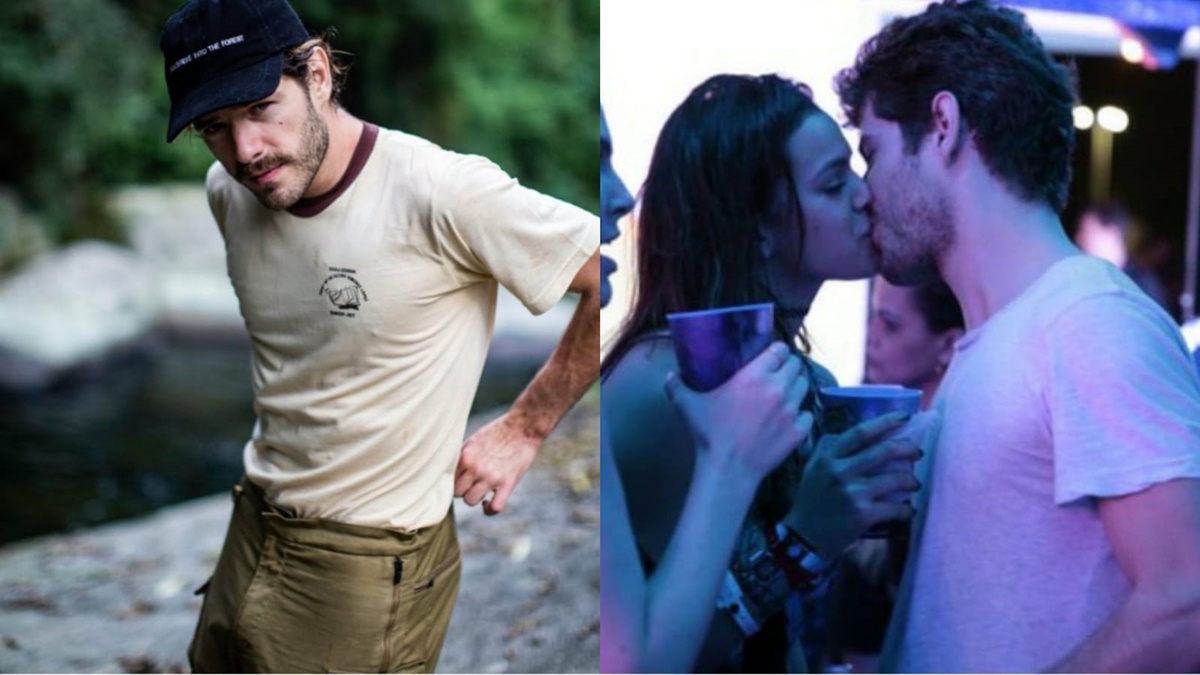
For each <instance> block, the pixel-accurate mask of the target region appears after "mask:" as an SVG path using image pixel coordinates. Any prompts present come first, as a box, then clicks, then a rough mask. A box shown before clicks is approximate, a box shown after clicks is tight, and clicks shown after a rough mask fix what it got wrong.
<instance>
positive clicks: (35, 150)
mask: <svg viewBox="0 0 1200 675" xmlns="http://www.w3.org/2000/svg"><path fill="white" fill-rule="evenodd" d="M179 5H180V2H179V1H178V0H130V1H127V2H114V1H112V0H6V1H5V2H3V3H0V100H2V101H4V105H3V106H0V273H3V272H5V271H10V270H11V269H13V268H14V267H16V266H18V265H19V264H20V263H21V262H23V261H25V260H28V259H29V258H31V257H33V256H34V255H36V254H37V253H40V252H42V251H44V250H46V249H47V248H50V247H53V246H56V245H59V244H62V243H66V242H69V241H73V240H78V239H84V238H99V239H106V240H111V241H120V239H121V235H120V231H121V229H120V228H119V227H118V226H117V225H116V223H115V222H114V220H113V216H112V214H111V213H110V212H109V210H108V207H107V199H106V196H107V194H108V192H109V190H110V189H111V188H113V187H115V186H119V185H128V184H145V183H156V182H168V181H202V180H203V177H204V172H205V170H206V168H207V167H208V165H209V164H210V163H211V161H212V158H211V155H210V154H209V153H208V150H207V149H206V148H205V147H204V144H203V143H202V142H201V141H200V140H199V139H198V138H196V137H194V136H193V135H191V134H184V135H181V136H180V138H179V139H178V140H176V142H175V143H174V144H171V145H168V144H167V143H166V142H165V140H164V139H165V136H166V119H167V110H168V101H167V91H166V84H165V82H164V80H163V64H162V56H161V53H160V52H159V51H158V33H159V30H160V29H161V27H162V24H163V22H164V21H165V20H166V18H167V17H168V16H169V15H170V14H171V12H173V11H174V10H175V8H176V7H178V6H179ZM292 5H293V6H294V7H295V8H296V11H297V13H298V14H299V15H300V17H301V19H303V20H304V23H305V25H306V26H308V28H309V29H310V30H313V31H320V30H324V29H326V28H330V27H332V28H335V29H336V31H337V37H336V39H335V40H334V47H335V48H336V49H339V50H344V51H347V52H350V54H352V55H353V56H352V60H351V63H352V67H351V69H350V75H349V79H348V81H347V86H346V90H345V92H344V94H343V105H345V107H346V108H347V109H348V110H349V111H350V112H351V113H353V114H355V115H357V116H359V117H361V118H363V119H366V120H368V121H371V122H374V123H376V124H380V125H382V126H385V127H391V128H396V129H401V130H404V131H407V132H410V133H414V134H417V135H419V136H424V137H426V138H428V139H430V140H432V141H434V142H436V143H438V144H440V145H442V146H444V147H446V148H449V149H452V150H456V151H459V152H470V153H478V154H481V155H484V156H486V157H489V158H491V159H492V160H494V161H496V162H497V163H498V164H500V166H502V167H504V168H505V169H506V170H507V171H509V173H511V174H513V175H514V176H516V177H517V178H518V179H520V180H521V182H522V183H524V184H526V185H528V186H530V187H533V188H534V189H537V190H541V191H543V192H546V193H548V194H551V195H554V196H556V197H559V198H561V199H565V200H567V201H570V202H572V203H575V204H578V205H579V206H582V207H584V208H587V209H589V210H591V211H592V212H596V210H597V207H598V204H597V201H598V197H597V189H596V166H597V163H598V161H599V157H598V154H597V152H598V150H597V145H596V143H595V136H596V133H597V131H596V130H597V129H598V128H599V107H600V102H599V77H600V63H599V60H600V51H599V35H600V3H599V0H503V1H500V0H402V1H394V0H373V1H371V0H360V1H357V2H335V1H334V0H293V1H292Z"/></svg>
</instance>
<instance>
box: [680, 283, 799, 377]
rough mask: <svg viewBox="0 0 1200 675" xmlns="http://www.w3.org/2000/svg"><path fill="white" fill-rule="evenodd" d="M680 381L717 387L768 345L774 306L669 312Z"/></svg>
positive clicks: (744, 306) (770, 337)
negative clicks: (681, 379)
mask: <svg viewBox="0 0 1200 675" xmlns="http://www.w3.org/2000/svg"><path fill="white" fill-rule="evenodd" d="M667 323H668V324H670V326H671V341H672V342H673V343H674V344H675V359H676V360H677V361H678V362H679V376H680V377H681V378H683V383H684V384H686V385H687V386H688V387H690V388H692V389H695V390H696V391H709V390H711V389H716V388H717V387H719V386H721V385H722V384H724V383H725V381H726V380H728V379H729V378H730V377H733V374H734V373H736V372H737V371H738V369H740V368H741V367H742V366H744V365H746V364H747V363H749V362H750V361H752V360H753V359H754V357H756V356H758V355H759V354H760V353H761V352H762V351H763V350H764V349H766V348H767V347H769V346H770V345H771V340H772V332H773V329H774V325H775V305H774V304H772V303H763V304H759V305H739V306H737V307H719V308H717V309H706V310H702V311H698V312H680V313H677V314H668V315H667Z"/></svg>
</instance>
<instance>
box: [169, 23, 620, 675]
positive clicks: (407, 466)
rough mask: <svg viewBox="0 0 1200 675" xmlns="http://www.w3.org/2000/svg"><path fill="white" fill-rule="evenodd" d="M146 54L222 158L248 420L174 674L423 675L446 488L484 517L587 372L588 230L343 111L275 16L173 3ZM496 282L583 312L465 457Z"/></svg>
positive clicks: (330, 84)
mask: <svg viewBox="0 0 1200 675" xmlns="http://www.w3.org/2000/svg"><path fill="white" fill-rule="evenodd" d="M160 46H161V49H162V51H163V56H164V59H165V64H164V65H165V71H166V80H167V88H168V91H169V94H170V99H171V111H170V119H169V124H168V132H167V140H168V142H169V141H171V140H173V139H174V138H175V137H176V136H178V135H179V134H180V133H181V132H183V131H184V130H185V129H186V128H189V127H190V128H191V129H193V130H194V131H195V133H196V134H197V135H198V136H199V137H200V138H201V139H202V140H203V141H204V143H205V145H206V146H207V147H208V149H209V150H210V151H211V152H212V154H213V155H214V156H215V158H216V160H217V161H216V162H215V163H213V165H212V167H211V169H210V170H209V172H208V178H207V189H208V198H209V204H210V207H211V209H212V212H213V216H214V217H215V219H216V221H217V225H218V227H219V229H220V231H221V234H222V236H223V237H224V239H225V246H226V251H227V261H228V267H229V276H230V278H231V280H232V282H233V286H234V289H235V291H236V293H237V297H238V301H239V306H240V309H241V312H242V316H243V318H244V319H245V322H246V327H247V330H248V331H249V333H250V335H251V337H252V339H253V345H254V351H253V365H254V389H255V410H256V412H257V414H258V424H257V425H256V427H255V429H254V432H253V437H252V438H251V440H250V442H249V443H248V444H247V445H246V448H245V451H244V458H245V465H246V477H245V479H244V480H243V482H242V484H241V485H239V486H238V487H237V488H235V492H234V494H235V507H234V513H233V517H232V520H231V522H230V527H229V530H228V534H227V535H226V540H225V544H224V547H223V548H222V551H221V555H220V558H219V559H218V562H217V567H216V570H215V572H214V574H213V576H212V579H211V580H210V582H209V583H208V584H206V585H205V590H206V591H207V593H206V594H205V599H204V604H203V607H202V609H201V615H200V619H199V622H198V625H197V628H196V633H195V636H194V639H193V641H192V645H191V648H190V649H189V652H188V656H189V660H190V661H191V665H192V668H193V670H194V671H195V672H212V671H220V672H251V671H285V672H318V671H325V672H328V671H344V672H400V671H405V672H432V671H433V670H434V668H435V667H436V665H437V661H438V656H439V654H440V651H441V646H442V643H443V640H444V637H445V632H446V627H447V625H448V623H449V620H450V614H451V610H452V608H453V606H454V602H455V598H456V595H457V592H458V580H459V576H460V570H461V562H460V553H459V546H458V540H457V535H456V532H455V524H454V515H453V510H452V508H451V503H452V499H453V497H454V496H455V495H458V496H462V497H463V499H464V501H465V502H466V503H467V504H468V505H470V506H475V505H477V504H480V503H481V502H482V503H483V505H484V510H485V512H487V513H488V514H496V513H499V512H501V511H502V510H503V509H504V507H505V503H506V501H507V500H508V497H509V495H510V494H511V492H512V490H513V488H514V487H515V486H516V483H517V482H518V481H519V480H520V479H521V478H522V476H524V474H525V472H526V470H527V469H528V468H529V466H530V464H531V463H532V462H533V459H534V457H535V455H536V453H537V451H538V449H539V447H540V446H541V443H542V441H543V440H544V439H545V438H546V437H547V436H548V435H549V434H550V432H551V431H552V430H553V429H554V427H555V425H556V424H557V423H558V421H559V420H560V419H561V418H562V417H563V415H564V414H565V413H566V412H567V410H568V409H569V408H570V407H571V406H572V405H574V403H575V402H576V401H577V400H578V399H579V398H580V396H581V395H582V394H583V393H584V391H586V389H587V388H588V387H589V386H590V385H591V384H592V383H593V382H594V381H595V379H596V378H597V376H598V364H599V344H598V332H599V307H600V281H599V277H600V274H599V272H600V265H599V251H598V230H599V228H598V227H597V224H596V218H595V216H592V215H591V214H589V213H587V212H585V211H583V210H581V209H579V208H576V207H574V206H571V205H569V204H566V203H563V202H561V201H559V200H556V199H554V198H551V197H548V196H546V195H542V194H539V193H537V192H534V191H532V190H529V189H526V188H523V187H521V186H520V185H519V184H518V183H517V181H516V180H514V179H513V178H511V177H510V176H509V175H508V174H506V173H505V172H504V171H503V170H501V169H500V168H499V167H497V166H496V165H495V164H493V163H492V162H490V161H488V160H486V159H484V158H482V157H477V156H467V155H459V154H456V153H453V152H449V151H446V150H443V149H441V148H439V147H437V146H436V145H434V144H433V143H430V142H428V141H425V140H423V139H420V138H417V137H414V136H411V135H408V134H405V133H402V132H399V131H393V130H390V129H382V128H380V127H378V126H375V125H373V124H370V123H368V122H364V121H363V120H360V119H357V118H356V117H354V116H353V115H352V114H351V113H350V112H349V111H347V110H346V109H345V108H343V107H342V106H341V105H340V104H339V103H338V93H339V91H340V88H341V83H342V80H343V77H344V68H343V66H342V65H341V64H340V63H339V61H338V59H337V53H335V52H333V51H332V50H331V49H330V46H329V44H328V42H327V41H326V40H325V39H324V37H312V36H310V34H309V33H308V31H307V30H306V29H305V27H304V25H303V24H302V23H301V21H300V19H299V17H298V16H297V15H296V13H295V12H294V11H293V9H292V8H291V6H289V5H288V4H287V2H286V1H285V0H255V1H254V2H250V1H249V0H193V1H192V2H189V3H188V4H186V5H184V6H183V7H181V8H180V9H179V10H177V11H176V13H175V14H173V15H172V16H171V17H170V18H169V19H168V20H167V22H166V25H165V27H164V28H163V31H162V35H161V39H160ZM498 284H503V285H504V286H505V287H506V288H507V289H508V290H510V291H511V292H512V293H513V294H514V295H515V296H516V297H517V298H519V299H520V300H521V301H522V302H523V303H524V304H525V306H526V307H527V308H528V309H529V310H530V311H532V312H534V313H541V312H543V311H545V310H547V309H549V308H550V307H551V306H553V305H554V304H555V303H556V302H557V301H558V300H559V299H560V298H561V297H562V296H563V295H564V293H566V292H567V291H572V292H576V293H579V294H580V296H581V298H580V301H579V303H578V306H577V309H576V312H575V316H574V318H573V319H572V321H571V323H570V325H569V327H568V328H567V331H566V333H565V335H564V336H563V338H562V340H561V342H560V343H559V345H558V347H557V349H556V350H555V352H554V353H553V355H551V357H550V359H549V361H548V362H547V364H546V365H545V367H544V368H543V369H542V370H541V371H540V372H539V373H538V375H537V376H536V377H535V378H534V379H533V381H532V382H530V384H529V385H528V386H527V387H526V389H525V390H524V392H523V393H522V394H521V395H520V396H519V397H518V398H517V400H516V401H515V402H514V403H513V404H512V406H511V408H510V409H509V410H508V411H507V412H506V413H505V414H503V415H501V416H500V417H499V418H498V419H496V420H495V421H493V422H491V423H489V424H488V425H486V426H484V427H483V428H482V429H480V430H479V431H477V432H476V433H475V434H473V435H472V436H471V437H470V438H468V439H467V440H466V441H465V442H463V440H462V437H463V434H464V430H465V426H466V421H467V416H468V413H469V410H470V406H471V401H472V399H473V397H474V395H475V391H476V389H477V387H478V384H479V377H480V373H481V371H482V368H483V362H484V357H485V356H486V353H487V347H488V342H489V338H490V335H491V330H492V321H493V315H494V312H495V307H496V293H497V287H498ZM489 494H491V495H492V497H491V499H490V500H489V499H487V497H488V495H489Z"/></svg>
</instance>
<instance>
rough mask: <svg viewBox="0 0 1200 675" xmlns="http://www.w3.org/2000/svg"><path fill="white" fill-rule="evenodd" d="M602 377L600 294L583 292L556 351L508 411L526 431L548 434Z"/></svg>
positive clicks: (536, 434) (540, 435)
mask: <svg viewBox="0 0 1200 675" xmlns="http://www.w3.org/2000/svg"><path fill="white" fill-rule="evenodd" d="M598 377H600V294H599V292H596V291H588V292H585V293H583V294H582V295H580V298H579V304H578V306H576V308H575V315H574V316H573V317H571V323H570V324H568V325H567V330H566V332H565V333H563V337H562V339H561V340H560V341H559V343H558V346H557V347H555V349H554V353H552V354H551V355H550V358H549V359H548V360H547V361H546V365H545V366H543V367H542V369H541V370H540V371H538V374H537V376H535V377H534V378H533V380H532V381H531V382H530V383H529V385H528V386H526V387H525V390H524V391H522V392H521V394H520V396H518V397H517V400H516V401H514V402H513V404H512V407H511V408H510V409H509V411H508V415H509V417H510V418H511V419H512V420H513V422H514V423H515V424H517V426H518V427H519V428H521V429H524V430H525V432H526V433H527V434H528V435H530V436H533V437H536V438H542V439H544V438H546V437H547V436H549V435H550V432H551V431H554V427H555V426H556V425H557V424H558V422H559V420H561V419H562V418H563V416H564V415H566V414H567V411H568V410H570V409H571V406H573V405H575V403H576V402H577V401H579V399H580V397H582V396H583V394H584V392H586V391H587V389H588V387H590V386H592V384H593V383H594V382H595V381H596V379H597V378H598Z"/></svg>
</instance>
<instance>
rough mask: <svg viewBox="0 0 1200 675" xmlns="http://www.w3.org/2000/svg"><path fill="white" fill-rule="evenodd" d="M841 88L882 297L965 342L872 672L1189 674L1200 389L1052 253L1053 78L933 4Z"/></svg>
mask: <svg viewBox="0 0 1200 675" xmlns="http://www.w3.org/2000/svg"><path fill="white" fill-rule="evenodd" d="M837 85H838V91H839V95H840V97H841V101H842V105H843V108H844V109H845V111H846V113H847V114H848V117H849V118H850V120H851V121H852V123H854V124H855V125H856V126H858V127H859V129H860V130H861V132H862V137H861V148H860V149H861V151H862V154H863V157H864V158H865V159H866V160H867V163H868V165H869V171H868V173H867V182H868V184H869V186H870V188H871V192H872V198H873V209H874V217H873V223H872V238H873V240H874V242H875V245H876V247H877V249H878V253H879V256H880V262H881V269H882V272H883V274H884V276H885V277H887V278H888V280H889V281H891V282H893V283H902V284H913V283H919V282H922V281H925V280H928V279H932V278H935V277H937V276H939V275H940V276H941V277H943V278H944V279H945V280H946V282H947V283H949V285H950V286H951V288H952V289H953V290H954V292H955V294H956V295H957V297H958V299H959V301H960V302H961V304H962V307H963V311H964V316H965V318H966V323H967V329H968V330H967V333H966V335H964V336H963V338H962V339H961V340H959V342H958V344H957V347H956V354H955V356H954V358H953V359H952V362H951V366H950V369H949V372H948V373H947V374H946V377H945V379H944V381H943V383H942V387H941V390H940V392H939V394H938V397H937V399H936V400H935V406H936V407H938V408H939V409H940V410H941V412H942V415H943V419H944V426H943V429H942V435H941V437H940V441H939V443H938V446H937V450H936V452H935V453H932V456H931V457H929V458H928V462H927V466H925V467H924V469H925V470H927V471H928V472H929V473H928V475H927V477H926V480H925V481H923V482H924V483H925V485H926V486H927V489H926V491H925V492H924V493H923V494H922V495H921V499H920V500H919V501H918V503H917V505H916V507H917V514H918V515H917V518H916V520H915V521H914V524H913V527H914V532H913V542H914V545H913V548H912V549H911V557H910V559H909V562H908V565H907V569H906V572H905V578H904V580H903V581H902V584H901V589H900V592H899V597H898V599H897V607H896V612H895V614H894V616H893V619H892V623H891V626H890V628H889V635H888V638H887V642H886V644H885V648H884V655H883V667H884V668H885V669H889V670H895V671H897V672H998V671H1000V672H1039V671H1045V670H1057V671H1083V672H1181V671H1184V672H1191V671H1193V670H1194V669H1195V668H1198V667H1200V641H1198V640H1197V639H1196V638H1197V636H1200V480H1198V478H1200V382H1198V380H1197V375H1196V372H1195V369H1194V368H1193V367H1192V366H1191V363H1190V359H1189V354H1188V352H1187V349H1186V348H1185V346H1184V343H1183V340H1182V339H1181V337H1180V334H1179V330H1178V329H1177V328H1176V326H1175V325H1174V324H1173V322H1172V321H1171V320H1170V318H1169V317H1168V316H1167V315H1166V314H1165V313H1164V312H1163V311H1162V310H1161V309H1160V308H1159V307H1157V306H1156V305H1155V304H1154V303H1153V302H1152V301H1151V300H1150V299H1149V298H1147V297H1146V296H1145V295H1144V294H1143V293H1141V292H1140V291H1139V290H1138V288H1137V287H1136V286H1135V285H1134V284H1133V283H1132V282H1131V281H1130V280H1129V278H1128V277H1126V276H1125V275H1124V274H1122V273H1121V272H1120V271H1119V270H1118V269H1117V268H1116V267H1114V266H1112V265H1111V264H1110V263H1108V262H1106V261H1103V260H1098V259H1096V258H1093V257H1090V256H1085V255H1082V254H1081V252H1080V251H1079V250H1078V249H1077V248H1075V246H1074V245H1072V243H1071V242H1070V241H1069V240H1068V239H1067V237H1066V235H1065V233H1064V231H1063V227H1062V223H1061V222H1060V220H1059V217H1058V213H1059V210H1060V209H1061V208H1062V206H1063V204H1064V202H1065V201H1066V197H1067V189H1068V184H1069V180H1070V153H1071V150H1072V145H1073V142H1074V132H1073V128H1072V118H1071V109H1072V106H1073V104H1074V101H1075V92H1074V91H1073V87H1072V84H1071V78H1070V75H1069V72H1068V69H1067V68H1065V67H1064V66H1062V65H1061V64H1058V63H1056V62H1055V61H1054V60H1053V59H1052V58H1051V57H1050V56H1049V55H1048V54H1047V52H1046V51H1045V48H1044V47H1043V45H1042V43H1041V41H1040V40H1039V39H1038V38H1037V37H1036V36H1035V35H1034V33H1033V31H1032V30H1031V29H1030V27H1029V25H1028V24H1027V23H1026V22H1025V18H1024V17H1023V16H1022V15H1021V14H1020V13H1019V12H1017V11H1015V10H1013V9H1010V8H1002V7H998V6H995V5H991V4H989V3H987V2H985V1H983V0H971V1H970V2H963V3H955V2H953V0H948V1H947V2H943V3H940V4H934V5H931V6H930V7H929V8H928V9H927V10H925V11H924V12H923V13H921V14H919V15H915V16H911V17H904V18H899V19H896V20H894V21H892V22H891V23H890V24H888V25H887V26H886V27H884V29H883V30H882V31H881V32H880V33H879V34H878V35H876V36H875V37H874V38H872V39H871V40H870V41H869V42H867V43H866V45H864V46H863V48H862V49H861V50H860V52H859V55H858V59H857V61H856V63H855V65H854V67H852V68H849V69H847V70H845V71H843V72H842V73H841V74H840V75H839V77H838V83H837Z"/></svg>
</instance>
